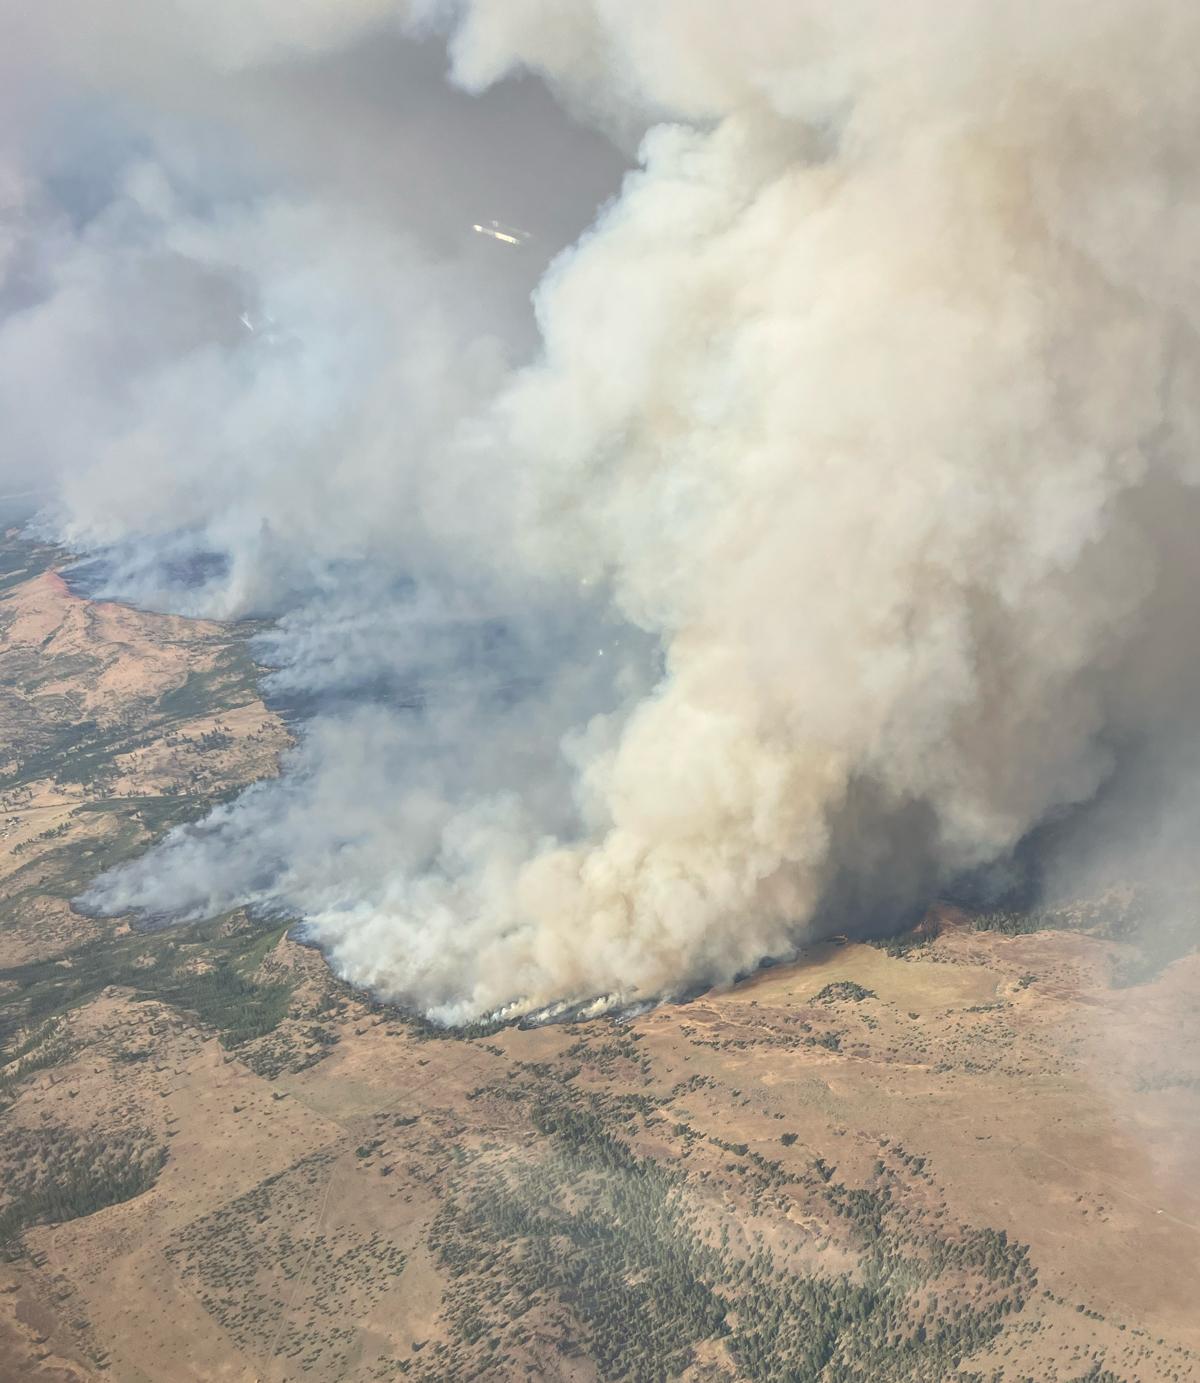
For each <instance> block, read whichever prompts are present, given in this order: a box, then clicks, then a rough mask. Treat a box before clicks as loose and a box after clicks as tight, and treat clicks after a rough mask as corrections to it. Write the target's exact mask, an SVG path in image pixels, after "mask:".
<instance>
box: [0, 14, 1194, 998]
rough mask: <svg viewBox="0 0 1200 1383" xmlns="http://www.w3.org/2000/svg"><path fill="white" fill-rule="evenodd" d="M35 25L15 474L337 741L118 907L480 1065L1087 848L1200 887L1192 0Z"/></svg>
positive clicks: (10, 235)
mask: <svg viewBox="0 0 1200 1383" xmlns="http://www.w3.org/2000/svg"><path fill="white" fill-rule="evenodd" d="M0 27H2V29H3V31H4V33H5V34H6V35H9V36H11V37H12V40H13V41H12V42H10V43H9V44H8V45H7V49H8V51H7V53H6V55H5V56H4V57H3V58H2V59H0V77H3V79H4V80H3V81H2V82H0V90H2V91H3V94H2V95H0V117H2V124H3V134H0V216H2V221H0V273H2V275H3V278H2V288H0V313H2V317H0V416H3V418H4V423H5V439H4V452H3V457H2V459H0V478H2V479H3V482H4V485H5V488H7V489H11V490H16V489H20V488H27V487H29V486H36V487H38V488H39V490H40V491H41V493H42V503H43V507H42V511H41V515H40V517H39V519H38V523H39V524H40V526H41V527H42V528H43V529H44V530H46V531H50V532H53V533H54V534H55V535H56V536H57V537H58V538H59V539H61V541H62V542H64V543H65V544H67V545H68V546H69V547H70V548H71V549H72V550H74V551H76V552H78V553H80V554H86V555H91V556H93V557H96V558H98V559H100V566H99V568H98V570H99V571H100V572H102V573H103V582H104V585H105V588H106V589H107V590H108V591H110V592H111V593H114V594H116V595H119V596H122V597H124V598H128V599H132V600H136V601H140V602H142V603H145V604H149V605H153V606H156V607H161V608H172V609H179V610H183V611H185V612H193V613H204V614H208V615H215V616H222V617H238V616H243V615H249V614H255V615H270V616H273V617H275V620H276V622H275V624H274V626H273V629H272V632H271V633H270V634H269V635H267V636H265V637H264V639H263V640H262V641H261V643H260V645H259V646H258V652H259V656H260V657H262V658H263V660H264V661H266V662H267V663H269V664H270V665H271V666H272V667H273V668H274V669H275V671H274V672H273V673H272V675H271V678H270V682H269V686H270V688H271V689H272V690H273V692H274V693H275V694H276V695H278V696H279V697H280V698H281V699H282V700H284V701H285V702H289V703H291V704H293V705H295V706H297V707H299V708H301V710H302V713H303V719H302V722H301V728H300V732H299V738H298V744H297V747H296V749H295V750H294V752H293V753H292V754H291V756H290V758H289V760H288V762H287V763H286V765H285V771H284V774H283V776H282V777H281V778H280V779H279V780H278V781H275V782H270V783H266V784H260V785H258V786H257V787H254V788H252V789H250V790H249V791H248V792H246V793H245V794H244V795H243V796H242V797H241V798H240V799H239V800H237V801H235V802H233V803H232V804H229V805H225V806H222V807H220V808H218V809H217V810H216V811H215V812H214V813H213V815H212V816H211V817H210V818H209V819H208V820H207V821H205V822H203V823H201V824H200V825H199V826H197V827H193V828H189V829H185V830H182V831H179V832H177V833H175V834H174V835H173V836H172V837H170V838H169V839H168V840H167V841H166V842H165V843H164V844H163V845H162V846H160V847H159V848H158V849H156V850H155V851H153V852H152V853H151V854H150V855H148V856H147V857H146V858H145V859H143V860H141V861H139V862H137V863H135V864H133V865H131V866H128V867H126V868H124V869H121V870H119V871H117V872H116V873H114V874H112V875H110V876H108V877H107V878H105V879H103V880H101V881H100V882H99V884H98V885H97V886H96V887H95V888H94V889H93V890H92V892H91V893H90V895H89V897H88V898H87V900H86V902H87V903H88V905H90V906H93V907H98V908H103V909H105V910H108V911H119V910H125V909H128V908H133V907H137V908H142V909H146V910H149V911H151V912H154V913H169V914H173V915H179V916H200V915H208V914H211V913H213V912H215V911H217V910H219V909H222V908H225V907H228V906H232V905H234V904H237V903H243V902H248V903H256V904H259V905H262V906H270V907H276V908H279V909H281V910H289V911H291V912H294V913H295V914H296V915H297V916H299V917H302V918H303V919H304V920H305V922H306V924H307V926H308V929H309V932H310V934H311V935H312V936H313V937H314V938H315V939H317V940H318V941H319V942H320V944H321V945H322V946H323V947H324V948H325V949H326V950H327V952H328V953H329V955H330V957H331V959H332V961H333V963H334V964H335V966H336V967H337V968H338V969H339V971H340V972H342V973H343V974H345V975H346V976H347V977H348V978H349V979H351V980H353V981H355V982H356V983H360V984H364V985H369V986H372V987H374V988H375V989H377V990H379V991H380V992H382V993H383V994H385V995H387V996H389V997H393V998H397V999H400V1000H403V1001H405V1002H407V1003H411V1004H414V1005H416V1006H419V1007H420V1008H422V1009H423V1010H425V1011H426V1012H429V1013H431V1014H432V1015H433V1016H435V1017H437V1018H439V1019H442V1020H446V1021H458V1020H463V1019H467V1018H470V1017H473V1016H477V1015H480V1014H488V1013H492V1012H496V1011H505V1012H521V1011H528V1010H532V1009H538V1008H541V1007H544V1006H547V1005H551V1004H553V1003H555V1002H558V1001H591V1000H597V1001H601V1002H622V1003H625V1002H632V1001H636V1000H638V999H644V998H649V997H653V996H656V995H661V994H672V993H678V992H680V991H682V990H684V989H686V988H687V987H688V986H690V985H692V984H695V983H698V982H704V981H707V980H724V979H729V978H731V977H732V976H734V975H735V974H737V973H739V972H741V971H744V970H746V969H747V968H749V967H752V966H753V965H755V964H756V963H757V962H759V961H760V960H762V959H763V958H765V957H767V956H773V955H775V956H777V955H782V954H786V953H787V952H789V951H790V950H792V949H794V947H795V946H796V945H797V944H798V943H800V942H801V941H803V939H804V938H805V937H806V936H808V935H811V934H812V933H813V931H814V930H816V929H820V928H823V927H832V929H833V930H836V931H847V930H854V929H855V928H856V927H865V926H867V925H873V924H874V923H873V922H871V921H869V920H868V919H869V918H875V917H876V916H877V915H878V910H879V909H882V910H883V913H884V915H886V914H887V912H888V909H891V910H892V913H893V915H895V916H899V915H900V913H901V912H902V910H903V909H904V908H905V907H906V906H908V905H909V904H911V903H913V902H915V901H918V900H919V899H920V898H921V897H923V896H927V894H928V892H929V891H930V890H933V889H936V888H938V887H941V886H944V885H946V884H947V883H948V882H949V881H952V880H954V879H957V878H961V877H962V876H964V875H967V874H975V875H978V874H979V873H980V871H985V870H986V869H988V868H989V867H993V868H994V867H996V866H1003V865H1004V862H1006V861H1007V860H1009V858H1010V857H1011V856H1012V853H1013V851H1014V850H1015V849H1016V848H1017V847H1018V846H1019V845H1020V843H1021V842H1022V841H1023V840H1025V839H1026V838H1027V837H1028V836H1029V835H1030V833H1031V832H1033V831H1035V830H1036V829H1037V828H1039V827H1040V826H1042V825H1044V823H1046V822H1047V821H1049V820H1053V819H1056V818H1058V817H1060V816H1062V815H1063V814H1064V813H1067V812H1069V811H1071V810H1072V809H1076V808H1079V807H1080V806H1081V805H1082V804H1086V803H1089V802H1093V801H1095V802H1096V803H1097V805H1096V807H1095V808H1094V810H1093V811H1092V812H1091V813H1090V814H1089V815H1088V817H1087V818H1084V819H1086V820H1094V821H1095V823H1096V825H1095V833H1094V835H1092V836H1089V834H1088V831H1086V830H1081V831H1079V832H1077V833H1076V835H1075V836H1074V837H1073V840H1072V846H1071V852H1072V853H1071V858H1070V860H1069V861H1067V862H1066V863H1063V864H1062V865H1061V867H1062V868H1063V869H1066V870H1070V871H1078V870H1080V869H1085V868H1086V869H1089V870H1091V869H1094V868H1096V867H1098V866H1097V865H1096V859H1097V854H1096V852H1097V849H1098V848H1099V847H1098V846H1097V844H1096V842H1099V841H1103V846H1104V852H1105V853H1104V858H1106V859H1118V858H1120V859H1123V860H1128V859H1132V858H1133V857H1134V856H1135V855H1137V856H1139V857H1142V856H1144V853H1145V850H1146V849H1147V848H1149V844H1150V842H1151V841H1152V840H1154V841H1157V840H1158V839H1159V835H1158V826H1159V825H1160V824H1161V823H1162V821H1164V820H1167V819H1169V820H1171V821H1173V822H1174V823H1176V835H1177V836H1178V837H1179V850H1181V851H1183V852H1184V853H1186V852H1187V849H1188V842H1189V840H1190V839H1191V838H1194V837H1193V836H1192V833H1191V830H1190V826H1191V823H1193V822H1195V820H1196V818H1197V816H1200V812H1198V811H1197V808H1196V794H1195V791H1194V788H1193V784H1194V782H1195V774H1194V772H1193V771H1192V770H1193V767H1194V765H1195V764H1196V762H1197V757H1198V755H1197V750H1198V749H1200V737H1198V736H1200V699H1198V696H1200V659H1198V658H1197V647H1198V645H1197V639H1196V628H1195V620H1196V616H1195V598H1194V590H1195V580H1196V574H1197V542H1196V534H1197V519H1198V517H1200V504H1198V499H1200V493H1198V490H1197V485H1198V483H1200V388H1198V383H1200V381H1198V379H1197V369H1198V364H1200V338H1198V336H1197V328H1198V325H1200V282H1198V276H1200V175H1198V173H1197V170H1196V155H1195V151H1196V149H1197V147H1200V83H1197V81H1196V80H1195V53H1196V52H1197V50H1198V46H1200V9H1197V7H1196V6H1195V5H1194V4H1192V3H1190V2H1189V0H1088V3H1086V4H1084V3H1082V2H1081V0H1056V2H1055V3H1052V4H1046V3H1044V2H1043V3H1037V4H1035V3H1032V0H953V2H952V0H911V3H906V4H899V5H898V4H895V3H889V2H888V0H838V2H837V3H833V0H739V2H738V3H733V0H459V3H437V2H436V0H425V2H424V3H422V0H412V2H411V3H409V4H407V5H404V4H400V5H398V4H396V3H394V0H303V3H298V2H297V0H291V3H286V2H285V0H204V3H201V0H171V2H170V3H166V2H165V0H108V3H106V4H102V5H98V6H97V5H95V4H84V3H83V2H82V0H58V3H55V4H53V5H42V6H36V7H35V6H31V5H29V4H27V3H25V0H0ZM491 218H496V219H498V220H500V221H502V222H506V223H511V224H514V225H516V226H519V227H522V228H523V229H526V230H529V231H531V232H532V233H533V237H534V238H533V239H532V240H531V241H530V242H529V244H528V245H527V246H525V247H522V248H512V247H506V246H503V245H501V244H499V243H497V242H495V241H492V240H489V239H486V238H484V237H480V236H477V235H475V234H474V233H473V232H472V230H471V224H472V223H473V222H477V221H481V220H483V221H486V220H489V219H491ZM531 293H532V295H533V296H532V307H531V306H530V294H531ZM93 570H97V568H94V569H93ZM1133 803H1136V804H1137V810H1136V826H1137V829H1136V831H1135V830H1133V829H1132V828H1131V827H1132V822H1133V816H1134V812H1133V806H1132V804H1133ZM1180 823H1184V825H1180ZM1122 851H1124V852H1125V853H1124V854H1122V853H1121V852H1122ZM1114 852H1115V853H1114Z"/></svg>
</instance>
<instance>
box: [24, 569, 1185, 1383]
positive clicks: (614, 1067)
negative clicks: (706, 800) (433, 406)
mask: <svg viewBox="0 0 1200 1383" xmlns="http://www.w3.org/2000/svg"><path fill="white" fill-rule="evenodd" d="M51 557H52V554H46V553H39V552H38V551H36V550H34V549H30V548H29V547H28V546H24V547H22V546H20V545H14V544H12V543H10V544H9V549H8V550H7V553H6V560H7V563H8V565H7V569H6V570H7V575H6V576H5V578H4V580H5V581H6V582H7V585H6V587H5V589H4V590H3V591H2V592H0V637H2V639H3V642H2V643H0V716H2V717H3V720H2V724H3V730H4V740H3V746H4V748H3V752H4V757H5V759H6V761H7V762H6V763H5V765H4V769H3V787H2V792H3V798H4V803H3V823H2V824H0V832H3V840H2V841H0V908H2V909H3V912H2V914H0V917H2V926H0V967H2V968H0V1042H2V1043H3V1050H2V1051H0V1063H2V1064H0V1169H2V1170H0V1187H2V1188H3V1189H2V1191H0V1241H2V1243H3V1246H4V1249H5V1252H6V1256H7V1261H6V1262H4V1263H0V1378H2V1379H6V1380H7V1379H29V1380H64V1383H65V1381H66V1380H90V1379H94V1378H109V1379H119V1380H129V1383H170V1381H172V1380H181V1383H187V1381H190V1380H202V1379H205V1380H207V1379H222V1380H226V1379H227V1380H238V1381H239V1383H249V1380H263V1381H264V1383H265V1381H266V1380H271V1383H283V1381H284V1380H296V1381H297V1383H298V1381H299V1380H312V1381H313V1383H316V1380H334V1379H345V1380H355V1381H356V1383H366V1381H367V1380H384V1379H387V1380H392V1379H397V1378H408V1379H412V1380H463V1379H476V1378H479V1379H509V1378H513V1379H524V1378H532V1379H574V1380H581V1383H582V1381H583V1380H592V1379H607V1378H630V1379H646V1380H650V1379H667V1378H685V1379H689V1380H696V1383H699V1380H705V1379H712V1380H717V1379H742V1378H745V1379H764V1380H775V1379H778V1380H783V1379H790V1380H823V1381H829V1383H832V1381H833V1380H861V1383H882V1381H883V1380H889V1379H896V1380H899V1379H913V1380H918V1379H919V1380H930V1381H932V1380H942V1379H961V1380H976V1383H979V1381H980V1380H988V1381H989V1383H990V1381H991V1380H997V1381H999V1380H1011V1381H1012V1383H1016V1381H1017V1380H1022V1383H1023V1381H1024V1380H1037V1383H1065V1381H1066V1380H1076V1379H1085V1378H1086V1379H1092V1380H1099V1381H1100V1383H1106V1381H1107V1383H1113V1381H1114V1380H1129V1381H1130V1383H1132V1381H1133V1380H1137V1381H1138V1383H1151V1381H1152V1380H1155V1381H1156V1380H1164V1379H1170V1380H1184V1379H1200V1186H1198V1173H1200V1152H1198V1148H1200V1002H1198V1000H1200V957H1197V956H1196V955H1195V954H1193V953H1191V952H1190V951H1189V949H1188V947H1187V946H1185V945H1177V946H1175V947H1174V949H1173V950H1172V951H1171V953H1170V955H1169V956H1168V957H1167V958H1165V959H1164V958H1163V957H1161V956H1160V957H1158V958H1157V959H1156V960H1154V962H1153V963H1146V962H1145V956H1144V954H1143V951H1142V949H1141V948H1140V944H1139V939H1138V935H1137V926H1136V914H1137V904H1136V900H1124V901H1120V900H1118V901H1117V902H1115V903H1114V902H1113V901H1112V900H1108V901H1107V902H1105V903H1103V904H1101V905H1098V906H1097V908H1096V909H1094V910H1093V911H1092V912H1088V911H1087V910H1086V909H1085V910H1084V911H1083V912H1081V913H1080V914H1079V915H1072V916H1070V917H1065V918H1064V917H1056V918H1055V917H1048V918H1045V919H1029V918H1020V917H1017V918H985V919H971V918H967V917H964V916H963V915H961V914H957V913H955V912H953V911H951V910H948V909H941V910H938V911H935V913H934V914H933V915H931V918H930V919H929V923H928V925H926V926H925V927H923V928H922V929H919V930H918V931H917V932H915V933H913V934H911V935H909V936H908V937H905V938H901V939H899V940H897V941H896V942H894V943H892V944H890V945H889V946H882V945H881V946H876V945H868V944H854V943H849V944H844V945H839V944H835V943H830V944H826V945H823V946H819V947H815V948H813V949H812V950H811V951H810V952H809V953H807V954H806V955H805V956H804V957H803V958H802V959H801V960H800V961H799V962H798V963H796V964H792V965H788V966H780V967H778V968H775V969H772V970H768V971H764V972H763V973H762V974H760V975H759V976H757V977H756V978H755V979H754V980H752V981H750V982H748V983H746V984H744V985H742V986H740V987H738V988H736V989H734V990H731V991H728V992H721V993H710V994H706V995H704V996H702V997H700V998H698V999H697V1000H695V1001H694V1002H692V1003H690V1004H686V1005H682V1006H671V1007H666V1006H664V1007H662V1008H659V1009H657V1010H654V1011H651V1012H648V1013H644V1014H642V1015H640V1016H638V1017H636V1018H633V1019H631V1020H629V1021H616V1020H611V1019H605V1020H599V1021H589V1022H579V1023H566V1024H563V1025H559V1026H550V1027H541V1028H534V1029H522V1028H518V1027H505V1028H501V1029H498V1030H484V1029H480V1030H478V1031H475V1032H471V1033H460V1034H456V1035H446V1034H442V1033H438V1032H436V1031H433V1030H431V1029H429V1028H427V1027H426V1026H425V1025H423V1024H421V1023H419V1022H416V1021H414V1020H412V1019H410V1018H407V1017H405V1016H404V1015H401V1014H399V1013H396V1012H393V1011H390V1010H388V1009H386V1008H382V1007H379V1006H377V1005H374V1004H373V1003H372V1002H371V1001H370V1000H369V999H367V998H366V997H364V996H362V995H358V994H355V993H353V992H351V991H349V990H348V989H346V988H345V987H344V986H343V985H341V984H340V983H339V982H338V981H337V979H336V978H335V977H334V976H333V975H332V974H331V973H330V972H329V971H328V969H327V967H326V966H325V964H324V962H323V961H322V959H321V957H320V956H319V955H317V954H316V953H314V952H313V951H311V950H308V949H306V948H305V947H303V946H301V945H299V944H297V943H296V942H295V941H293V940H290V939H289V938H288V936H287V935H286V934H285V932H284V928H283V926H282V924H281V923H278V924H267V923H264V922H260V921H255V920H253V919H250V918H248V917H246V916H244V915H242V914H234V915H232V916H228V917H223V918H214V919H212V920H211V921H209V922H206V923H204V924H199V925H191V926H186V927H177V928H172V929H168V930H159V931H154V932H149V933H146V932H139V931H137V930H134V929H131V927H130V926H129V924H128V922H120V921H116V922H112V923H108V922H97V921H94V920H89V919H85V918H83V917H80V916H79V915H77V914H76V913H74V912H73V911H72V910H71V908H70V906H69V899H70V898H71V897H72V896H74V895H75V893H77V892H78V890H79V888H80V887H81V886H82V885H83V884H85V883H86V881H87V880H88V879H89V878H90V877H92V876H93V875H94V874H95V873H96V872H97V871H98V870H99V869H100V868H102V867H104V866H105V865H107V864H110V863H112V862H114V861H116V860H118V859H121V858H125V857H127V856H128V855H129V854H131V853H133V852H134V851H137V850H140V849H143V848H144V847H145V846H146V844H147V843H148V842H149V841H150V840H151V839H153V838H154V837H155V836H156V835H158V834H160V833H161V832H162V831H163V830H165V829H167V828H169V826H170V825H171V824H173V823H175V822H177V821H180V820H184V819H187V818H188V817H190V816H193V815H195V814H196V813H197V812H198V811H199V810H201V809H202V807H203V803H204V802H205V801H207V800H211V799H212V798H214V797H216V796H218V795H220V794H223V793H225V792H227V791H229V790H231V789H233V788H235V787H237V786H238V785H239V784H242V783H245V782H247V781H249V780H250V779H252V778H254V777H256V776H260V775H262V774H266V773H271V772H273V771H275V765H276V762H277V758H278V755H279V752H280V750H281V749H282V747H283V746H284V745H285V744H286V742H287V736H286V732H285V730H284V727H283V726H282V725H280V724H279V722H278V721H277V720H276V719H275V718H274V717H273V716H272V715H271V713H270V712H269V711H268V710H267V708H266V707H265V706H264V705H263V703H262V702H261V700H260V699H259V697H258V695H257V692H256V690H255V669H254V667H253V664H252V663H251V662H250V660H249V658H248V656H247V654H246V652H245V648H244V645H243V643H242V642H241V640H240V637H239V636H238V635H237V634H236V632H235V631H230V630H227V629H222V628H220V627H217V626H213V625H206V624H200V623H194V622H185V621H180V620H173V619H167V618H162V617H159V616H153V615H145V614H139V613H137V612H133V611H129V610H125V609H120V608H117V607H113V606H99V605H93V604H89V603H88V602H86V601H82V600H79V599H76V598H75V597H73V596H72V595H71V594H70V593H69V592H68V591H67V590H66V588H65V587H64V586H63V584H62V582H61V581H60V580H59V579H58V578H57V577H56V576H55V575H54V574H53V573H52V572H50V570H49V562H50V560H51ZM1113 916H1115V917H1116V918H1117V922H1116V923H1112V922H1111V918H1112V917H1113ZM1106 919H1108V920H1106ZM1042 923H1046V924H1048V925H1049V926H1050V928H1051V929H1049V930H1028V929H1029V928H1031V927H1035V926H1041V925H1042Z"/></svg>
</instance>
